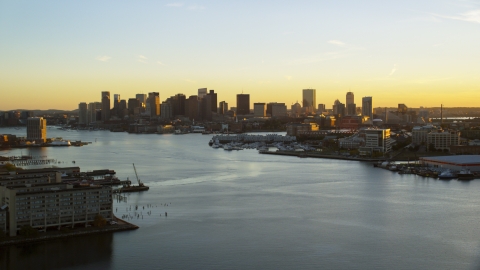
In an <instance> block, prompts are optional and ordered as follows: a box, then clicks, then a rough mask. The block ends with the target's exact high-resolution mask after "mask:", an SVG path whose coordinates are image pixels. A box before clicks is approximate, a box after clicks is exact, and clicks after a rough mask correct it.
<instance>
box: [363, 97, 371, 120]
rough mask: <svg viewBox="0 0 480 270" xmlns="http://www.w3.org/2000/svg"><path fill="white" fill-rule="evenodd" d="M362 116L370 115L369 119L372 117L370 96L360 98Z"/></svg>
mask: <svg viewBox="0 0 480 270" xmlns="http://www.w3.org/2000/svg"><path fill="white" fill-rule="evenodd" d="M362 116H368V117H370V119H372V118H373V103H372V97H363V98H362Z"/></svg>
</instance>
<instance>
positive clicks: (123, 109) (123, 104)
mask: <svg viewBox="0 0 480 270" xmlns="http://www.w3.org/2000/svg"><path fill="white" fill-rule="evenodd" d="M117 113H118V118H120V119H122V118H123V117H125V115H128V107H127V101H126V100H125V99H122V100H120V105H118V112H117Z"/></svg>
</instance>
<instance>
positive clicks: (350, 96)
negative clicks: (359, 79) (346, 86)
mask: <svg viewBox="0 0 480 270" xmlns="http://www.w3.org/2000/svg"><path fill="white" fill-rule="evenodd" d="M354 103H355V97H354V95H353V92H347V103H345V104H346V105H348V104H354Z"/></svg>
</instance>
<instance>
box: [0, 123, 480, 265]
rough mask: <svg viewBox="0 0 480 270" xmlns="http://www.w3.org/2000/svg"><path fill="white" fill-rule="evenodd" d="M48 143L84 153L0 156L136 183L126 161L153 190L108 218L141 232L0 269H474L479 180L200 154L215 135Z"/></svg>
mask: <svg viewBox="0 0 480 270" xmlns="http://www.w3.org/2000/svg"><path fill="white" fill-rule="evenodd" d="M0 133H18V134H19V135H24V134H25V131H24V130H14V129H0ZM48 136H49V137H53V136H55V137H64V138H65V139H70V140H82V141H91V142H92V144H91V145H88V146H83V147H68V148H62V147H58V148H39V149H15V150H8V151H3V152H0V155H20V154H24V155H26V154H31V155H37V156H38V155H44V156H45V155H46V156H48V157H49V158H55V159H57V160H59V161H64V162H65V163H62V164H59V165H60V166H72V165H75V166H80V168H81V169H82V170H83V171H85V170H93V169H104V168H109V169H114V170H116V171H117V175H118V176H119V177H120V178H126V177H129V178H130V179H135V174H134V171H133V167H132V163H133V162H134V163H135V166H136V167H137V171H138V173H139V177H140V178H141V179H142V180H143V181H144V182H145V183H146V184H147V185H149V186H150V190H149V191H147V192H144V193H137V194H130V195H129V197H128V203H115V207H116V208H118V212H116V215H117V216H122V215H123V214H126V213H131V212H127V211H126V208H127V207H130V206H132V205H133V206H135V205H139V206H141V208H140V209H139V211H142V214H143V219H134V220H132V222H133V223H135V224H137V225H139V226H140V229H138V230H136V231H129V232H119V233H114V234H105V235H94V236H89V237H82V238H72V239H64V240H59V241H52V242H46V243H40V244H33V245H28V246H21V247H10V248H2V249H1V250H0V262H1V264H0V269H9V268H10V269H32V268H44V269H63V268H67V269H85V268H88V269H139V268H142V269H293V268H295V269H478V266H479V265H480V264H479V263H480V228H479V226H478V224H479V221H480V215H479V212H480V209H479V208H478V205H480V196H478V194H479V192H480V180H475V181H472V182H469V183H462V182H458V181H455V180H452V181H448V182H447V181H439V180H433V179H424V178H421V177H418V176H414V175H398V174H395V173H392V172H389V171H386V170H382V169H378V168H373V166H371V164H369V163H362V162H351V161H341V160H328V159H312V158H296V157H285V156H272V155H260V154H258V153H257V152H256V151H255V150H243V151H233V152H229V151H224V150H222V149H212V148H210V147H208V145H207V143H208V141H209V139H210V138H211V136H205V135H203V136H202V135H199V134H188V135H181V136H175V135H153V134H152V135H133V134H126V133H110V132H105V131H95V132H88V131H70V132H67V131H59V130H55V129H49V131H48ZM95 139H96V142H95ZM72 161H75V162H76V163H75V164H72ZM165 204H169V205H168V206H164V205H165ZM148 205H153V207H151V208H148V207H147V206H148ZM143 206H145V209H143V208H142V207H143ZM147 211H151V212H152V215H148V214H146V213H147ZM165 212H168V217H165V215H164V213H165ZM160 214H161V216H160ZM40 266H41V267H40Z"/></svg>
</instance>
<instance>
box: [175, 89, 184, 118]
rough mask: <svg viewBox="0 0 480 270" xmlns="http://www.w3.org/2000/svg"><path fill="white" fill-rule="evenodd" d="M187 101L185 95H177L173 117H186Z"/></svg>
mask: <svg viewBox="0 0 480 270" xmlns="http://www.w3.org/2000/svg"><path fill="white" fill-rule="evenodd" d="M185 100H186V97H185V95H184V94H176V95H175V96H174V97H173V116H176V115H185Z"/></svg>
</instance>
